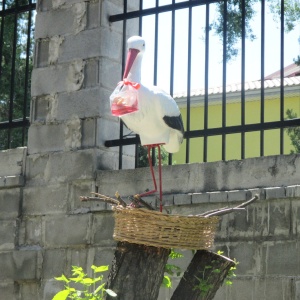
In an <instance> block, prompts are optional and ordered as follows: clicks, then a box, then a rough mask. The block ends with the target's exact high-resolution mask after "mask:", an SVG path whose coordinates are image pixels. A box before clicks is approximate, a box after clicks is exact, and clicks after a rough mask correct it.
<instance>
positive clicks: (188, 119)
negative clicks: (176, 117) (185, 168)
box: [185, 7, 192, 163]
mask: <svg viewBox="0 0 300 300" xmlns="http://www.w3.org/2000/svg"><path fill="white" fill-rule="evenodd" d="M188 18H189V20H188V62H187V63H188V65H187V103H186V130H187V131H188V132H189V131H190V127H191V61H192V8H191V7H189V17H188ZM189 162H190V139H189V138H187V139H186V153H185V163H189Z"/></svg>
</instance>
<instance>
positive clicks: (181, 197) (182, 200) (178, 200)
mask: <svg viewBox="0 0 300 300" xmlns="http://www.w3.org/2000/svg"><path fill="white" fill-rule="evenodd" d="M191 203H192V195H191V194H175V195H174V205H190V204H191Z"/></svg>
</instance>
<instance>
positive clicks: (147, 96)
mask: <svg viewBox="0 0 300 300" xmlns="http://www.w3.org/2000/svg"><path fill="white" fill-rule="evenodd" d="M128 48H129V55H128V58H127V63H126V69H125V72H124V78H126V79H127V80H129V81H131V82H136V83H139V84H140V88H139V89H137V94H138V103H139V105H138V107H139V110H138V111H137V112H134V113H131V114H128V115H123V116H122V117H121V118H122V120H123V121H124V123H125V124H126V126H127V127H128V128H129V129H130V130H132V131H134V132H136V133H137V134H139V136H140V139H141V143H142V145H153V144H163V146H164V147H165V149H166V150H167V151H168V152H170V153H174V152H177V151H178V150H179V146H180V144H181V143H182V140H183V125H182V119H181V115H180V111H179V108H178V106H177V104H176V102H175V100H174V99H173V98H172V97H171V96H170V95H169V94H168V93H166V92H164V91H163V90H161V89H159V88H158V87H156V86H152V87H146V86H144V85H143V84H141V83H140V82H141V63H142V56H143V53H144V50H145V41H144V40H143V39H142V38H141V37H131V38H130V39H128ZM130 51H132V52H133V53H132V52H130ZM130 56H131V57H130Z"/></svg>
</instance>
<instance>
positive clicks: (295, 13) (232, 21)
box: [212, 0, 300, 65]
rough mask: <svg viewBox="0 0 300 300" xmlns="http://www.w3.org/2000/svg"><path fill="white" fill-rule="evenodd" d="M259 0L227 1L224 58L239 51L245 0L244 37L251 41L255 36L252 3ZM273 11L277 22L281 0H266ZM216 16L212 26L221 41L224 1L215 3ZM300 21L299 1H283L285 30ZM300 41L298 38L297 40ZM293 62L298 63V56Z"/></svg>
mask: <svg viewBox="0 0 300 300" xmlns="http://www.w3.org/2000/svg"><path fill="white" fill-rule="evenodd" d="M258 1H259V0H228V1H227V36H226V50H227V57H226V60H227V61H229V60H230V59H232V58H234V57H236V56H237V55H238V53H239V51H238V49H239V44H238V43H239V41H240V40H241V38H242V22H243V20H242V16H243V13H242V4H243V2H245V37H246V38H249V39H250V40H251V41H253V40H254V39H255V38H256V36H255V35H254V34H253V31H252V29H251V24H250V22H251V20H252V18H253V17H254V15H255V13H256V12H255V10H254V4H255V3H257V2H258ZM266 2H267V3H268V5H269V6H270V9H271V11H272V13H273V18H274V20H276V21H277V22H278V23H279V22H280V16H281V1H280V0H267V1H266ZM217 12H218V18H217V20H216V21H215V22H213V24H212V28H213V29H214V30H215V32H216V34H217V35H218V36H219V37H220V39H221V40H222V41H223V35H224V26H223V24H224V1H220V2H218V3H217ZM299 22H300V2H299V0H285V1H284V23H285V27H284V28H285V31H286V32H290V31H292V30H293V29H294V28H295V26H296V24H297V23H299ZM299 42H300V40H299ZM294 61H295V63H296V64H298V65H300V56H298V57H297V58H295V59H294Z"/></svg>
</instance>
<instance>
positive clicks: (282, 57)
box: [280, 0, 284, 154]
mask: <svg viewBox="0 0 300 300" xmlns="http://www.w3.org/2000/svg"><path fill="white" fill-rule="evenodd" d="M280 21H281V23H280V121H281V122H282V121H284V86H283V80H284V0H281V8H280ZM283 134H284V129H283V128H282V127H281V128H280V154H283V151H284V144H283V142H284V141H283V139H284V135H283Z"/></svg>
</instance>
